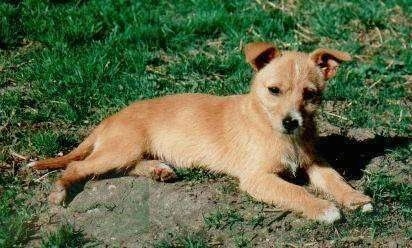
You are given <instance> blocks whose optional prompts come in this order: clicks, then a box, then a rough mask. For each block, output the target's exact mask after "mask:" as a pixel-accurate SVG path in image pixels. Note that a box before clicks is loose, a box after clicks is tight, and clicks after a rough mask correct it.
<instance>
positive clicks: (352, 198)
mask: <svg viewBox="0 0 412 248" xmlns="http://www.w3.org/2000/svg"><path fill="white" fill-rule="evenodd" d="M371 201H372V199H371V198H370V197H369V196H366V195H364V194H362V193H360V192H358V191H352V192H350V193H348V194H346V195H345V197H344V199H343V206H345V207H346V208H348V209H351V210H355V209H358V208H362V212H371V211H372V210H373V207H372V204H371V203H370V202H371Z"/></svg>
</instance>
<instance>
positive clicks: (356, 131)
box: [347, 128, 375, 142]
mask: <svg viewBox="0 0 412 248" xmlns="http://www.w3.org/2000/svg"><path fill="white" fill-rule="evenodd" d="M347 137H348V138H350V139H354V140H356V141H359V142H362V141H366V140H370V139H374V138H375V133H374V132H372V131H371V130H369V129H366V128H352V129H350V130H349V131H348V133H347Z"/></svg>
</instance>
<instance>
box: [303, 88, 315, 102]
mask: <svg viewBox="0 0 412 248" xmlns="http://www.w3.org/2000/svg"><path fill="white" fill-rule="evenodd" d="M317 95H318V94H317V93H316V92H315V91H311V90H307V91H305V92H304V93H303V100H305V101H311V100H313V99H315V97H316V96H317Z"/></svg>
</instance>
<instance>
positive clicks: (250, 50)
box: [244, 42, 280, 71]
mask: <svg viewBox="0 0 412 248" xmlns="http://www.w3.org/2000/svg"><path fill="white" fill-rule="evenodd" d="M244 53H245V57H246V61H247V62H248V63H249V64H250V65H251V66H252V67H253V69H255V70H256V71H258V70H260V69H262V68H263V67H264V66H265V65H267V64H268V63H269V62H270V61H271V60H272V59H274V58H275V57H277V56H279V55H280V52H279V50H278V49H277V48H276V47H275V46H274V45H273V44H271V43H266V42H254V43H249V44H247V45H246V46H245V48H244Z"/></svg>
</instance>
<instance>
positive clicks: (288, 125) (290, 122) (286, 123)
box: [282, 116, 299, 132]
mask: <svg viewBox="0 0 412 248" xmlns="http://www.w3.org/2000/svg"><path fill="white" fill-rule="evenodd" d="M282 124H283V127H284V128H285V129H286V131H288V132H292V131H293V130H295V129H296V128H297V127H298V126H299V121H298V120H296V119H292V117H290V116H288V117H286V118H285V119H283V121H282Z"/></svg>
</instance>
